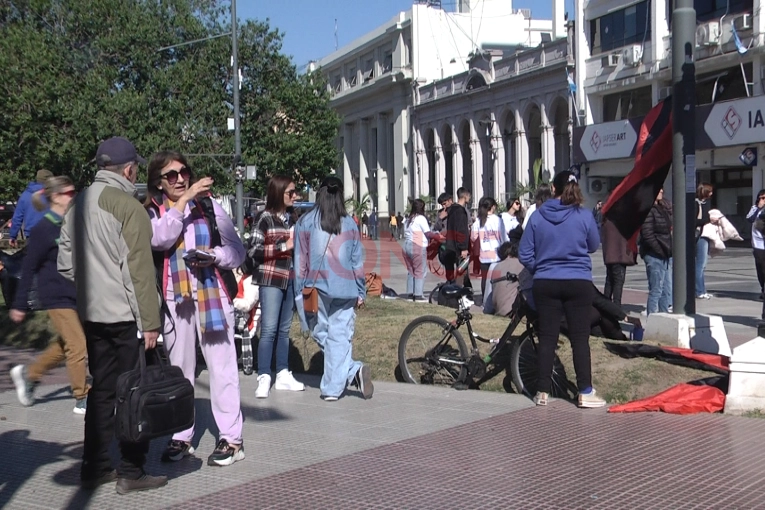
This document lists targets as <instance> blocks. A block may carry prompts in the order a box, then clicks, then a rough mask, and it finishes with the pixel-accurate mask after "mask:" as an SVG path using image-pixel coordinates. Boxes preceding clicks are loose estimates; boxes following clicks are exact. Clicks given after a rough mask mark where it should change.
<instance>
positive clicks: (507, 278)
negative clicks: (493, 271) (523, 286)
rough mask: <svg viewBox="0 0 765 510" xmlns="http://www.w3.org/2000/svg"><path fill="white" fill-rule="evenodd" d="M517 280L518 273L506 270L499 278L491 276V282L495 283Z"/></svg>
mask: <svg viewBox="0 0 765 510" xmlns="http://www.w3.org/2000/svg"><path fill="white" fill-rule="evenodd" d="M517 281H518V275H517V274H513V273H510V272H508V273H507V274H506V275H505V276H500V277H499V278H492V279H491V284H492V285H495V284H497V283H500V282H517Z"/></svg>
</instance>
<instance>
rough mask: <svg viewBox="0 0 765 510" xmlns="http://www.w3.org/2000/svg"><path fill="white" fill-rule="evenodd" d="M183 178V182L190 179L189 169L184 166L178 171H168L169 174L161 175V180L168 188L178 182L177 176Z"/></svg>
mask: <svg viewBox="0 0 765 510" xmlns="http://www.w3.org/2000/svg"><path fill="white" fill-rule="evenodd" d="M179 175H180V176H181V177H183V180H184V181H186V182H188V180H189V178H191V168H189V167H187V166H184V167H182V168H181V169H180V170H170V171H169V172H167V173H165V174H162V176H161V177H162V179H165V180H166V181H167V183H168V184H169V185H170V186H173V185H175V183H176V182H178V176H179Z"/></svg>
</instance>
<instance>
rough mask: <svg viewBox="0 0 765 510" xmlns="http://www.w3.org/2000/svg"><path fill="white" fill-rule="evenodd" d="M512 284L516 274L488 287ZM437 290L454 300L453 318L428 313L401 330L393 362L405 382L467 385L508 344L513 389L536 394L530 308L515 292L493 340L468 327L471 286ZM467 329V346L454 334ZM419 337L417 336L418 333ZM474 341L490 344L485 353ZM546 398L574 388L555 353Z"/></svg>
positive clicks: (483, 372) (533, 317)
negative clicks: (506, 321) (504, 323)
mask: <svg viewBox="0 0 765 510" xmlns="http://www.w3.org/2000/svg"><path fill="white" fill-rule="evenodd" d="M506 281H509V282H518V276H517V275H515V274H512V273H507V274H506V275H505V276H502V277H499V278H494V279H492V280H491V283H492V285H496V284H498V283H501V282H506ZM441 292H442V293H443V295H444V297H445V298H446V299H447V300H451V299H457V300H458V302H459V304H458V307H457V312H456V314H457V318H456V320H453V321H451V322H450V321H447V320H446V319H444V318H442V317H438V316H434V315H425V316H423V317H418V318H417V319H415V320H413V321H412V322H410V323H409V324H408V325H407V327H406V328H405V329H404V332H403V333H402V335H401V339H400V340H399V345H398V361H399V368H400V369H401V374H402V376H403V378H404V380H405V381H406V382H409V383H414V384H433V385H436V384H438V385H448V386H451V387H454V388H456V389H467V388H468V387H469V386H470V383H471V382H472V381H474V380H476V379H478V380H481V379H483V378H484V377H485V376H486V374H487V372H488V370H487V369H488V366H489V365H490V364H492V363H493V362H494V361H495V360H496V358H497V357H498V355H499V354H500V353H501V352H502V351H503V350H504V349H505V347H507V346H508V345H510V361H509V369H510V375H511V378H512V381H513V385H514V386H515V389H516V392H517V393H519V394H524V395H526V396H528V397H533V396H534V394H536V383H537V374H538V363H537V358H538V356H537V350H538V341H537V338H536V331H535V327H534V322H535V321H536V312H534V310H532V309H531V307H530V306H529V305H528V303H527V302H526V299H525V298H524V297H523V293H522V292H520V291H519V292H518V296H517V297H516V300H515V302H514V303H513V308H512V312H511V313H510V323H509V324H508V326H507V328H506V329H505V332H504V333H503V334H502V336H501V337H500V338H498V339H491V338H485V337H482V336H481V335H479V334H478V333H476V332H475V331H474V330H473V326H472V324H471V322H470V321H471V319H472V318H473V315H472V313H471V312H470V305H471V304H472V301H470V300H469V296H472V291H471V289H466V288H464V287H457V286H455V285H445V286H443V287H441ZM524 320H525V324H526V327H525V328H524V330H523V331H522V332H521V333H520V335H515V330H516V329H517V328H518V326H520V325H521V323H522V322H524ZM462 326H465V327H466V328H467V334H468V338H470V349H468V346H467V344H466V343H465V340H464V339H463V337H462V334H461V333H460V331H459V330H460V328H461V327H462ZM420 335H422V337H420ZM477 342H482V343H484V344H494V346H493V347H492V348H491V350H490V351H489V353H488V354H486V355H484V356H482V355H481V354H480V351H479V349H478V344H477ZM552 383H553V384H552V392H551V394H552V396H555V397H565V398H568V397H569V395H570V394H571V393H572V392H573V393H574V394H575V393H576V388H575V387H574V386H573V384H572V383H570V382H569V381H568V378H567V377H566V372H565V369H564V367H563V364H562V363H561V361H560V359H558V357H557V356H556V358H555V363H554V365H553V376H552Z"/></svg>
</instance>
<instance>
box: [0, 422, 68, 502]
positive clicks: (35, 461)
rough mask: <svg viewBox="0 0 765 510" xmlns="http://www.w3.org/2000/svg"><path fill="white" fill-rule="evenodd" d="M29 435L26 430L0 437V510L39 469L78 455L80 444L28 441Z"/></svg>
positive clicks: (7, 433) (9, 432)
mask: <svg viewBox="0 0 765 510" xmlns="http://www.w3.org/2000/svg"><path fill="white" fill-rule="evenodd" d="M29 435H30V431H29V430H11V431H8V432H5V433H3V434H2V435H0V448H2V451H3V458H5V459H6V462H5V463H4V466H3V467H0V508H3V507H5V506H6V505H8V503H9V502H10V501H11V499H12V498H13V496H14V494H16V491H18V490H19V488H21V487H22V486H23V485H24V484H25V483H26V482H27V481H28V480H30V479H31V478H32V476H33V475H34V473H35V471H37V469H38V468H40V467H41V466H44V465H46V464H52V463H54V462H58V461H61V460H66V459H78V458H80V456H81V455H82V449H81V447H82V443H81V441H77V442H75V443H69V444H61V443H55V442H51V441H38V440H35V439H30V438H29ZM13 459H15V460H13ZM78 473H79V472H78Z"/></svg>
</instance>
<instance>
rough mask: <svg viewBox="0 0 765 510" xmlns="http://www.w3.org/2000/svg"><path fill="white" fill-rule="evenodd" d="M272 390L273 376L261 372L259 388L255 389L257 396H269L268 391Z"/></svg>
mask: <svg viewBox="0 0 765 510" xmlns="http://www.w3.org/2000/svg"><path fill="white" fill-rule="evenodd" d="M270 390H271V376H270V375H268V374H261V375H259V376H258V389H256V390H255V398H268V392H269V391H270Z"/></svg>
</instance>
